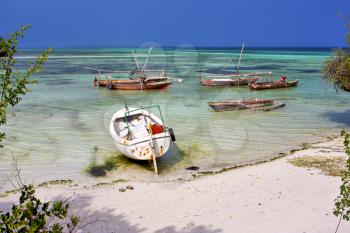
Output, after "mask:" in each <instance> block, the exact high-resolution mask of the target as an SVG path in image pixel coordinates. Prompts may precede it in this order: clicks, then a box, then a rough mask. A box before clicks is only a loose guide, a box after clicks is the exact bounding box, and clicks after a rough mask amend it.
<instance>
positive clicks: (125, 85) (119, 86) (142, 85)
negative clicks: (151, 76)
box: [106, 80, 173, 90]
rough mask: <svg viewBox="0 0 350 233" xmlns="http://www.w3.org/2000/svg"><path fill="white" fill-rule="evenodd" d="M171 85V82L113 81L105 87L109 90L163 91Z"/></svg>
mask: <svg viewBox="0 0 350 233" xmlns="http://www.w3.org/2000/svg"><path fill="white" fill-rule="evenodd" d="M172 83H173V82H172V81H154V82H144V81H141V80H114V82H111V83H107V84H106V87H107V88H108V89H110V90H151V89H164V88H167V87H168V86H169V85H171V84H172Z"/></svg>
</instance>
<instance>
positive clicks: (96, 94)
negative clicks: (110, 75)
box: [0, 48, 350, 185]
mask: <svg viewBox="0 0 350 233" xmlns="http://www.w3.org/2000/svg"><path fill="white" fill-rule="evenodd" d="M37 53H38V51H35V50H24V51H22V52H21V53H20V54H19V56H18V59H19V61H20V62H19V67H20V68H21V67H22V65H23V64H24V63H25V62H26V61H28V60H29V59H31V58H32V57H33V56H34V55H35V54H37ZM146 53H147V50H145V49H138V50H137V54H139V55H145V54H146ZM238 54H239V49H197V50H194V49H182V50H181V49H160V48H157V49H154V51H153V52H152V56H151V58H150V60H149V68H150V69H162V68H163V67H165V68H166V70H167V71H168V76H170V77H177V78H183V80H184V81H183V82H182V83H179V84H174V85H171V86H170V87H169V88H168V89H166V90H153V91H152V90H151V91H109V90H106V89H100V88H95V87H94V86H93V78H94V74H93V73H92V72H90V71H88V70H86V69H84V67H86V66H89V67H95V68H102V69H110V70H127V69H131V68H133V67H134V61H133V59H132V57H131V50H130V49H127V48H123V49H74V50H73V49H72V50H56V51H55V52H54V53H53V54H52V56H51V57H50V59H49V61H48V63H47V64H46V73H45V74H40V75H38V79H39V83H38V84H36V85H34V86H32V92H31V93H30V94H28V95H27V96H25V97H24V100H23V102H22V103H21V104H20V105H18V106H17V107H16V108H15V109H14V110H12V113H14V114H15V115H12V116H10V117H9V120H8V125H7V127H6V128H5V130H6V132H7V140H6V141H5V142H4V143H5V145H6V147H5V148H4V149H2V150H1V154H0V163H1V164H2V166H1V167H2V168H1V170H0V184H3V185H5V184H6V183H7V180H8V178H7V177H11V176H12V175H13V167H12V166H11V163H12V156H11V155H14V156H15V157H16V158H18V163H19V166H20V167H21V169H22V174H23V176H24V177H25V179H26V180H27V181H28V182H32V181H34V182H40V181H42V180H48V179H66V178H73V179H75V180H78V181H80V182H81V183H90V182H91V183H94V182H95V183H96V182H99V181H101V180H111V179H115V178H126V179H132V180H147V181H154V180H157V181H162V180H172V179H177V178H179V177H184V176H185V177H186V176H188V175H189V172H188V171H186V170H185V169H184V168H185V167H187V166H189V165H196V166H200V167H201V169H203V170H206V169H212V168H222V167H227V166H232V165H235V164H242V163H248V162H249V163H250V162H255V161H259V160H263V159H267V158H271V157H273V156H276V154H277V153H278V152H280V151H282V150H284V149H288V148H290V147H292V146H297V145H299V144H300V143H303V142H307V141H312V140H319V139H320V137H321V136H323V135H329V134H334V133H335V134H337V133H339V129H341V128H344V127H349V126H350V111H349V109H350V103H349V97H350V96H349V94H348V93H344V92H342V91H339V93H338V94H337V92H336V91H335V89H334V87H333V86H332V85H330V84H328V83H327V82H326V81H324V80H322V79H321V78H320V73H319V70H320V67H321V65H322V63H323V62H324V60H325V59H327V58H328V57H329V56H330V54H331V53H330V50H327V49H248V50H246V52H245V55H244V57H243V63H242V66H241V70H242V71H244V72H253V71H272V72H273V78H279V77H280V76H281V75H286V76H287V77H288V78H289V79H300V83H299V87H297V88H290V89H280V90H267V91H250V90H249V89H248V88H247V87H239V88H237V87H203V86H200V85H199V76H200V73H201V72H202V73H204V74H209V73H217V72H220V71H221V70H222V68H223V67H224V66H225V64H226V63H227V61H228V60H230V59H231V58H232V56H235V58H236V59H235V61H236V60H237V58H238ZM229 71H234V67H233V66H232V65H231V66H228V67H227V69H226V70H225V72H229ZM270 79H271V78H270ZM267 80H268V78H267ZM251 97H257V98H264V97H271V98H275V99H280V100H281V101H284V102H286V104H287V106H286V108H284V109H279V110H276V111H272V112H252V111H239V112H222V113H217V112H213V111H211V109H210V108H209V107H208V105H207V102H208V101H215V100H226V99H236V98H251ZM125 101H127V102H128V104H129V106H138V105H139V104H140V103H142V104H143V105H151V104H159V105H160V106H161V108H162V110H163V114H164V118H165V121H166V123H167V124H168V125H169V126H170V127H172V128H173V129H174V132H175V134H176V137H177V141H176V144H175V145H174V146H173V147H172V150H171V151H170V152H169V153H168V154H167V155H166V156H165V157H164V158H162V159H161V160H160V161H159V166H160V173H161V174H160V175H159V176H158V177H157V178H156V177H155V176H154V175H153V173H152V172H151V170H150V167H149V166H148V164H147V163H146V164H143V163H141V164H140V163H133V162H131V161H129V160H126V159H124V158H123V157H122V156H119V155H117V160H118V164H117V169H116V170H115V171H112V172H109V173H108V175H107V177H105V178H95V177H92V176H90V175H88V174H87V173H86V172H85V170H86V168H87V167H88V166H89V165H90V164H91V163H94V162H96V163H98V164H99V163H102V162H103V160H104V159H105V158H108V157H110V156H115V155H116V153H115V152H116V149H115V147H114V144H113V141H112V138H111V137H110V135H109V132H108V124H109V120H110V118H111V116H112V114H113V113H114V112H115V111H117V110H119V109H120V108H122V107H123V106H124V102H125ZM178 150H182V151H185V152H186V153H180V154H179V153H178V152H177V151H178Z"/></svg>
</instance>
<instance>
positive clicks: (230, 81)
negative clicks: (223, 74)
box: [200, 77, 259, 86]
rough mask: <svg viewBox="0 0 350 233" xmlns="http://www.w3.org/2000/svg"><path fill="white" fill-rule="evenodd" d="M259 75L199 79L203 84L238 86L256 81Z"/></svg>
mask: <svg viewBox="0 0 350 233" xmlns="http://www.w3.org/2000/svg"><path fill="white" fill-rule="evenodd" d="M258 79H259V77H253V78H214V79H201V80H200V82H201V84H202V85H203V86H239V85H248V84H250V83H253V82H256V81H257V80H258Z"/></svg>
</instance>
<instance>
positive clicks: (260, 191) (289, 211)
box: [0, 137, 350, 233]
mask: <svg viewBox="0 0 350 233" xmlns="http://www.w3.org/2000/svg"><path fill="white" fill-rule="evenodd" d="M342 143H343V140H342V138H341V137H334V138H329V140H326V141H324V142H318V143H314V144H310V145H309V146H308V147H307V148H300V150H295V151H293V153H290V154H288V155H285V156H283V157H282V156H281V158H279V159H274V160H273V161H271V162H264V163H261V162H260V163H258V164H255V165H248V166H243V167H240V168H239V169H229V170H226V171H223V172H216V174H215V175H212V174H205V175H202V176H198V177H196V178H195V179H193V180H190V181H186V180H178V181H176V182H161V183H153V182H135V181H122V180H121V181H120V182H115V183H104V184H100V185H95V186H93V187H81V186H79V185H78V186H76V184H74V183H71V184H68V185H61V184H56V185H50V184H48V185H47V186H46V187H39V188H38V189H37V195H38V196H39V197H40V198H42V199H44V200H54V199H58V198H69V199H70V202H71V209H72V211H73V212H74V213H77V214H78V215H80V216H82V218H83V219H90V220H91V219H99V220H103V221H102V222H96V223H95V224H92V225H89V226H88V229H89V230H91V231H94V232H96V231H98V232H174V233H176V232H191V233H194V232H207V233H211V232H242V233H244V232H247V233H248V232H257V231H259V232H276V233H277V232H291V233H292V232H293V233H295V232H320V233H323V232H325V233H326V232H327V233H328V232H332V231H334V230H335V227H336V224H337V221H338V218H336V217H334V216H333V213H332V212H333V208H334V199H335V198H336V197H337V195H338V193H339V185H340V183H341V181H340V177H334V176H327V175H325V174H324V173H322V172H321V171H320V170H318V169H314V168H302V167H296V166H293V165H292V164H291V163H290V162H289V160H290V159H292V158H296V157H302V156H305V155H311V156H328V157H329V156H346V155H345V153H344V152H343V151H342V148H343V145H342ZM127 186H129V188H130V187H133V189H125V188H126V187H127ZM16 197H17V195H16V194H13V193H9V194H8V195H6V197H1V198H0V203H1V204H0V205H1V209H6V208H9V207H10V206H11V204H12V202H15V201H16ZM349 230H350V225H349V224H348V223H346V222H343V223H342V225H341V227H340V230H339V232H340V233H341V232H344V233H345V232H348V231H349Z"/></svg>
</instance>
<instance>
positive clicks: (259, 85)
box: [249, 80, 299, 90]
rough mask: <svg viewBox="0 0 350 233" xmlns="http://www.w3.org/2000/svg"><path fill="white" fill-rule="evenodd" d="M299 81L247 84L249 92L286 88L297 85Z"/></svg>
mask: <svg viewBox="0 0 350 233" xmlns="http://www.w3.org/2000/svg"><path fill="white" fill-rule="evenodd" d="M298 82H299V80H292V81H281V80H279V81H272V82H255V83H251V84H249V88H250V89H251V90H263V89H276V88H288V87H295V86H297V85H298Z"/></svg>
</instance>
